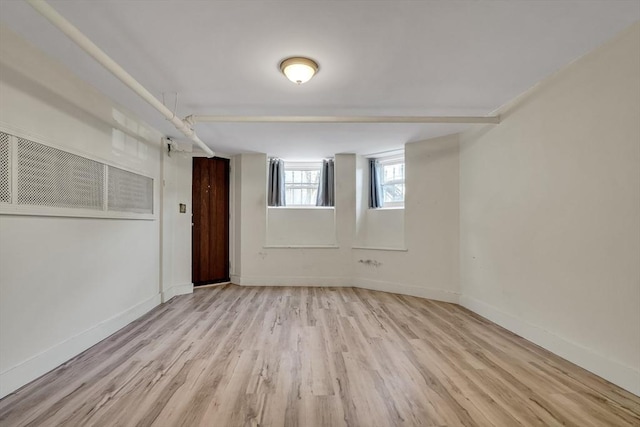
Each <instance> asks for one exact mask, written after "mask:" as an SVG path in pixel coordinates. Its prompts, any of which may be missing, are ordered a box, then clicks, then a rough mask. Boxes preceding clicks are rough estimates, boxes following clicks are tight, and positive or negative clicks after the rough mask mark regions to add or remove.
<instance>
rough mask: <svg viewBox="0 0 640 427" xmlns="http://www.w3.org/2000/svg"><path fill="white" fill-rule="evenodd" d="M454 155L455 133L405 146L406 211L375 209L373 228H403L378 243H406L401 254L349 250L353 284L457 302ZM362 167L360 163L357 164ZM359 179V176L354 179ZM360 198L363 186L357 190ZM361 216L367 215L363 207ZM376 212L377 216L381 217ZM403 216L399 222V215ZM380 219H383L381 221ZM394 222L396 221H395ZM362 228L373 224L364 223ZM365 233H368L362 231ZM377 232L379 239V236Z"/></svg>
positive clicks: (455, 162) (457, 199)
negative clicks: (399, 233) (402, 219)
mask: <svg viewBox="0 0 640 427" xmlns="http://www.w3.org/2000/svg"><path fill="white" fill-rule="evenodd" d="M458 155H459V152H458V137H457V135H452V136H447V137H442V138H434V139H431V140H427V141H421V142H415V143H411V144H406V145H405V180H406V184H405V185H406V196H405V209H404V211H403V210H390V211H379V212H377V211H374V213H375V214H378V217H377V218H376V219H378V221H377V222H376V223H375V226H377V227H384V226H385V224H384V222H382V221H380V219H387V220H388V223H387V224H386V226H389V227H391V228H393V227H398V228H399V227H402V225H404V236H403V237H404V238H403V239H402V240H404V244H403V245H400V244H401V242H400V241H397V240H396V241H394V240H393V239H397V235H392V236H391V237H389V238H387V239H386V240H378V242H376V243H379V244H381V245H383V246H387V247H388V246H392V247H393V245H394V243H395V244H397V245H398V246H399V247H402V246H405V245H406V250H405V251H386V250H382V251H381V250H370V249H354V251H353V261H354V273H353V277H354V283H355V284H356V285H358V286H362V287H366V288H370V289H379V290H385V291H390V292H398V293H405V294H409V295H416V296H421V297H425V298H433V299H438V300H442V301H449V302H457V301H458V296H459V289H458V283H459V277H458V275H459V264H458V255H459V247H458V245H459V237H458V223H459V208H458V204H459V193H458V189H459V184H458V179H459V161H458V160H459V157H458ZM360 164H362V163H360ZM360 175H362V173H358V174H357V176H360ZM358 191H359V192H362V193H360V194H359V196H358V197H359V198H360V199H361V200H364V198H365V196H364V194H366V191H367V188H366V186H364V187H363V186H359V187H358ZM360 206H364V209H363V210H364V211H368V212H366V215H369V216H370V215H371V213H372V211H371V210H369V209H366V203H365V202H364V201H361V205H360ZM380 214H381V215H380ZM401 214H404V224H402V223H401V222H400V221H399V220H398V217H399V215H401ZM383 215H385V216H386V217H387V218H384V217H383ZM394 222H395V223H394ZM365 224H366V226H367V227H370V226H372V225H373V224H374V223H373V222H372V221H370V220H369V221H367V222H366V223H365ZM365 233H367V234H369V233H371V231H370V230H369V229H367V230H365ZM379 235H380V234H379V232H378V236H379Z"/></svg>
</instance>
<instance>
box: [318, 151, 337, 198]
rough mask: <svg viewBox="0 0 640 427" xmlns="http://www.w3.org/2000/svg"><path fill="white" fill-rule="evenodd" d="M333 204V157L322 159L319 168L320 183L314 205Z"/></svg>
mask: <svg viewBox="0 0 640 427" xmlns="http://www.w3.org/2000/svg"><path fill="white" fill-rule="evenodd" d="M334 204H335V180H334V172H333V159H328V160H323V161H322V169H320V183H319V184H318V196H317V197H316V206H333V205H334Z"/></svg>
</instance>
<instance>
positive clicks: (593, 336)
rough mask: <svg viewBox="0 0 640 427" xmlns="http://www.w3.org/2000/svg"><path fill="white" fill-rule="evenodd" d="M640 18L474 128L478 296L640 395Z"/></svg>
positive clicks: (526, 332) (468, 291)
mask: <svg viewBox="0 0 640 427" xmlns="http://www.w3.org/2000/svg"><path fill="white" fill-rule="evenodd" d="M639 118H640V25H639V24H636V25H634V26H633V27H632V28H631V29H630V30H628V31H627V32H625V33H624V34H623V35H622V36H620V37H619V38H617V39H616V40H614V41H613V42H610V43H609V44H607V45H605V46H603V47H602V48H600V49H597V50H596V51H594V52H592V53H590V54H588V55H587V56H585V57H583V58H581V59H580V60H578V61H576V62H574V63H573V64H571V65H570V66H568V67H567V68H566V69H563V70H562V71H560V72H559V73H557V74H556V75H555V76H553V77H551V78H549V79H548V80H547V81H545V82H543V83H541V84H540V85H538V87H536V88H534V89H533V90H532V91H530V93H528V94H526V96H524V97H522V98H521V99H519V100H517V101H516V102H515V103H513V104H512V105H511V106H509V107H507V108H506V109H505V111H504V112H503V121H502V123H501V124H500V125H498V126H495V127H487V128H483V129H481V130H479V131H476V132H469V133H465V134H463V135H462V148H461V166H460V170H461V173H460V175H461V179H460V187H461V190H460V199H461V236H460V242H461V243H460V247H461V288H462V293H463V295H464V297H463V299H462V302H463V304H464V305H465V306H466V307H469V308H470V309H472V310H474V311H476V312H478V313H480V314H482V315H483V316H485V317H488V318H490V319H491V320H494V321H496V322H497V323H499V324H501V325H503V326H505V327H507V328H508V329H510V330H512V331H515V332H516V333H518V334H520V335H522V336H524V337H525V338H528V339H530V340H531V341H534V342H536V343H538V344H540V345H542V346H543V347H546V348H548V349H550V350H551V351H553V352H555V353H557V354H559V355H561V356H563V357H565V358H567V359H569V360H571V361H573V362H575V363H577V364H578V365H580V366H583V367H585V368H587V369H589V370H591V371H593V372H595V373H597V374H599V375H601V376H603V377H604V378H606V379H608V380H610V381H612V382H614V383H616V384H619V385H621V386H623V387H625V388H627V389H628V390H631V391H633V392H634V393H636V394H640V119H639Z"/></svg>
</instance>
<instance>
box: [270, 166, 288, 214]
mask: <svg viewBox="0 0 640 427" xmlns="http://www.w3.org/2000/svg"><path fill="white" fill-rule="evenodd" d="M267 193H268V194H267V204H268V205H269V206H285V205H286V204H287V201H286V191H285V188H284V161H283V160H281V159H276V158H271V159H269V182H268V192H267Z"/></svg>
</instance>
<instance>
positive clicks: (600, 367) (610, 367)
mask: <svg viewBox="0 0 640 427" xmlns="http://www.w3.org/2000/svg"><path fill="white" fill-rule="evenodd" d="M460 305H462V306H463V307H466V308H468V309H469V310H471V311H473V312H475V313H477V314H479V315H481V316H482V317H485V318H487V319H489V320H491V321H492V322H494V323H497V324H498V325H500V326H502V327H503V328H505V329H508V330H510V331H511V332H513V333H515V334H518V335H520V336H521V337H523V338H525V339H527V340H529V341H531V342H533V343H535V344H537V345H539V346H541V347H543V348H545V349H547V350H549V351H550V352H552V353H554V354H557V355H558V356H560V357H562V358H564V359H567V360H568V361H570V362H572V363H575V364H576V365H578V366H580V367H582V368H584V369H586V370H588V371H590V372H593V373H594V374H596V375H599V376H601V377H602V378H604V379H606V380H607V381H610V382H612V383H613V384H616V385H618V386H620V387H622V388H624V389H625V390H628V391H630V392H631V393H634V394H635V395H640V372H638V371H636V370H635V369H633V368H631V367H629V366H625V365H622V364H621V363H619V362H616V361H615V360H611V359H609V358H608V357H607V356H604V355H602V354H599V353H596V352H595V351H594V350H592V349H589V348H587V347H584V346H582V345H580V344H578V343H574V342H571V341H569V340H567V339H566V338H563V337H560V336H558V335H555V334H554V333H552V332H550V331H547V330H544V329H542V328H541V327H539V326H536V325H534V324H532V323H529V322H527V321H525V320H522V319H520V318H518V317H516V316H513V315H511V314H508V313H505V312H503V311H500V310H498V309H497V308H495V307H493V306H491V305H489V304H487V303H485V302H483V301H480V300H478V299H475V298H473V297H470V296H466V295H463V296H461V297H460Z"/></svg>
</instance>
